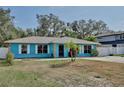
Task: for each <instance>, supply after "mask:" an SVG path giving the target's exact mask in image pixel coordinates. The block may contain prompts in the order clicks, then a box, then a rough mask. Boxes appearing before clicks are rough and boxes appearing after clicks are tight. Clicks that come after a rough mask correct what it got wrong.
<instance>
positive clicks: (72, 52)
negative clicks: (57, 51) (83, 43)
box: [65, 41, 79, 62]
mask: <svg viewBox="0 0 124 93" xmlns="http://www.w3.org/2000/svg"><path fill="white" fill-rule="evenodd" d="M65 47H66V48H68V49H69V53H70V56H71V61H72V62H73V61H75V60H76V56H77V54H78V52H79V46H78V45H77V44H75V43H74V42H73V41H70V42H67V43H66V44H65Z"/></svg>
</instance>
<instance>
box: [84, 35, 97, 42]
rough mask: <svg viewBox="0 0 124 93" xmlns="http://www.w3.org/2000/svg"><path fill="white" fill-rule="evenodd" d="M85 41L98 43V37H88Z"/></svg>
mask: <svg viewBox="0 0 124 93" xmlns="http://www.w3.org/2000/svg"><path fill="white" fill-rule="evenodd" d="M84 40H87V41H93V42H96V37H95V36H87V37H85V38H84Z"/></svg>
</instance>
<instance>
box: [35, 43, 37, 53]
mask: <svg viewBox="0 0 124 93" xmlns="http://www.w3.org/2000/svg"><path fill="white" fill-rule="evenodd" d="M35 54H38V45H35Z"/></svg>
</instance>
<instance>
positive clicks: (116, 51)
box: [97, 46, 124, 56]
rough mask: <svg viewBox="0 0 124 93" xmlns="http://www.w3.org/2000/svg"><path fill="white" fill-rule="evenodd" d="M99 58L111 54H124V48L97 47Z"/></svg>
mask: <svg viewBox="0 0 124 93" xmlns="http://www.w3.org/2000/svg"><path fill="white" fill-rule="evenodd" d="M97 50H98V52H99V56H108V55H110V54H124V47H110V46H109V47H106V46H101V47H97Z"/></svg>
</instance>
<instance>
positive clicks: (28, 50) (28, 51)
mask: <svg viewBox="0 0 124 93" xmlns="http://www.w3.org/2000/svg"><path fill="white" fill-rule="evenodd" d="M27 54H30V45H29V44H28V45H27Z"/></svg>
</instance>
